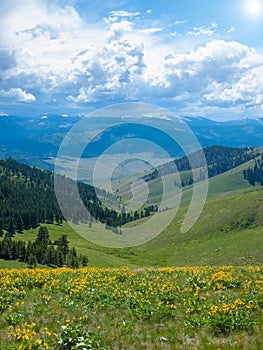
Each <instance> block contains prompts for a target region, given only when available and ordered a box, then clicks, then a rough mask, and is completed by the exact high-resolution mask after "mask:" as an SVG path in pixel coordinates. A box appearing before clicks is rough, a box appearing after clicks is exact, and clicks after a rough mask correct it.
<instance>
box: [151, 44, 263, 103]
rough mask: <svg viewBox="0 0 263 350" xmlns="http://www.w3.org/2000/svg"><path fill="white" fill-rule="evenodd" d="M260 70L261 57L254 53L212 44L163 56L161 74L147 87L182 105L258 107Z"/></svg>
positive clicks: (261, 82)
mask: <svg viewBox="0 0 263 350" xmlns="http://www.w3.org/2000/svg"><path fill="white" fill-rule="evenodd" d="M262 67H263V57H262V56H260V55H258V54H257V53H256V51H255V50H254V49H252V48H249V47H247V46H246V45H242V44H240V43H238V42H226V41H223V40H214V41H211V42H209V43H207V44H206V45H204V46H200V47H198V48H197V49H196V50H192V51H190V52H188V53H180V54H175V53H173V52H170V53H169V54H167V55H166V56H165V57H164V60H163V70H162V72H161V73H160V75H159V76H158V77H155V79H152V81H151V83H152V85H153V86H155V89H156V92H157V94H160V93H162V95H163V96H166V98H170V99H175V100H177V101H185V104H187V103H192V102H193V101H195V102H196V104H199V105H200V103H201V104H203V105H204V106H205V105H206V106H207V105H209V104H211V105H215V104H217V103H218V104H219V105H221V104H222V103H226V104H231V103H232V104H236V103H239V104H243V105H244V106H247V105H260V104H262V102H263V101H262V92H263V78H262V76H263V74H262V73H263V68H262ZM153 91H154V90H153Z"/></svg>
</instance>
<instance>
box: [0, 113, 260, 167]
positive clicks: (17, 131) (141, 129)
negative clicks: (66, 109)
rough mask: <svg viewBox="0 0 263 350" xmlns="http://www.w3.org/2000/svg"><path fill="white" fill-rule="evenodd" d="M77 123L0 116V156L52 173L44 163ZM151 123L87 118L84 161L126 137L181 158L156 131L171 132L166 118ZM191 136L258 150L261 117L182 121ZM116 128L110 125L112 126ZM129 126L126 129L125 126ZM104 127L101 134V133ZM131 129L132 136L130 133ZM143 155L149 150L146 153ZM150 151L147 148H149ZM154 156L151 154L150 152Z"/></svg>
mask: <svg viewBox="0 0 263 350" xmlns="http://www.w3.org/2000/svg"><path fill="white" fill-rule="evenodd" d="M80 120H81V117H80V116H61V115H51V114H47V115H41V116H36V117H30V116H28V117H26V116H1V117H0V130H1V139H0V158H7V157H9V155H12V157H13V158H14V159H17V160H18V161H22V162H25V163H27V164H30V165H35V166H40V167H42V168H45V169H50V170H53V169H54V167H53V163H54V162H53V163H52V162H50V159H52V158H55V157H56V155H57V152H58V150H59V147H60V145H61V143H62V141H63V139H64V138H65V135H66V134H67V133H68V132H69V131H70V130H71V128H72V127H73V126H74V125H76V124H77V123H78V122H79V121H80ZM151 120H154V125H155V129H150V128H149V127H148V122H149V117H143V118H141V119H140V124H136V125H135V126H134V125H131V123H132V122H133V123H136V119H134V121H133V120H132V121H131V120H128V121H127V120H126V121H124V120H123V118H120V117H116V118H114V119H113V118H111V120H110V122H109V119H108V118H107V117H90V118H89V119H88V127H89V134H88V135H87V138H86V139H85V140H82V141H83V142H84V143H87V142H90V143H89V145H88V147H87V148H86V149H85V150H84V153H83V156H82V157H84V158H92V157H97V156H99V155H100V154H101V153H102V152H103V151H104V150H105V149H107V148H108V147H109V146H111V145H112V144H114V143H116V142H117V141H120V140H123V139H127V138H138V139H139V138H144V139H145V138H146V139H147V140H149V141H154V140H156V138H158V140H159V141H158V142H159V145H160V147H161V148H162V149H163V148H165V150H166V151H168V153H169V154H170V156H171V157H173V158H179V157H181V156H183V155H184V154H183V153H182V150H181V149H180V147H178V146H177V145H175V144H174V141H173V140H170V139H169V138H168V137H165V136H164V135H161V133H160V132H159V130H158V128H160V129H161V130H163V129H167V128H172V127H173V126H174V121H173V120H172V119H170V118H167V119H166V118H163V117H162V118H156V117H154V118H151ZM182 121H183V122H185V123H186V124H187V125H188V126H189V128H190V129H191V130H192V132H193V134H194V135H195V136H196V137H197V139H198V141H199V143H200V144H201V146H202V147H206V146H212V145H221V146H228V147H260V146H262V139H263V118H258V119H242V120H233V121H222V122H219V121H213V120H210V119H206V118H202V117H188V116H185V117H182ZM113 122H114V123H115V124H116V125H117V127H114V128H113V127H112V123H113ZM131 127H132V128H131ZM105 129H106V131H104V130H105ZM131 130H132V132H131ZM100 131H103V133H102V134H101V135H99V137H98V136H97V137H95V138H94V139H92V138H93V134H94V135H97V134H98V132H100ZM148 151H150V150H149V149H148ZM151 151H152V150H151ZM112 152H115V153H119V154H121V153H123V152H124V149H123V148H122V146H121V144H118V145H117V147H115V148H114V151H112ZM125 152H129V153H133V154H136V153H139V152H140V145H139V143H138V146H136V145H135V146H134V143H133V145H132V146H131V147H129V146H128V147H126V146H125ZM153 152H155V155H154V156H156V157H157V156H158V157H159V156H160V155H159V154H158V155H157V153H158V152H157V151H154V150H153Z"/></svg>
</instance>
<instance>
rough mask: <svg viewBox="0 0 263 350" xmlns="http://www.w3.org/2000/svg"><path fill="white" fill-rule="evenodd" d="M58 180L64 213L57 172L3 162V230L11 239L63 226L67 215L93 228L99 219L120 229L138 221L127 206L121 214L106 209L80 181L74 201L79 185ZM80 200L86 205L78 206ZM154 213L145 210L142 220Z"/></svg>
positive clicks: (0, 174) (0, 227) (0, 224)
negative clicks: (57, 190)
mask: <svg viewBox="0 0 263 350" xmlns="http://www.w3.org/2000/svg"><path fill="white" fill-rule="evenodd" d="M57 178H58V181H62V183H63V187H62V188H65V191H61V193H59V196H60V197H61V198H62V202H63V203H64V204H65V207H64V208H62V209H63V210H62V211H61V208H60V207H59V205H58V202H57V198H56V194H55V189H54V173H52V172H51V171H47V170H42V169H38V168H35V167H31V166H29V165H26V164H21V163H19V162H17V161H15V160H14V159H12V158H11V157H9V158H8V159H6V160H0V231H1V230H5V231H6V232H7V233H8V234H9V235H11V236H12V235H14V234H15V232H18V233H21V232H23V231H24V230H28V229H30V228H36V227H38V226H39V225H40V224H41V223H42V224H53V223H56V224H58V225H60V224H62V222H63V221H64V220H65V218H64V215H65V216H66V218H67V219H68V220H71V221H73V222H74V223H84V224H87V225H89V226H90V227H91V226H92V224H93V223H94V221H96V220H98V221H100V222H102V223H104V224H105V226H107V227H121V226H122V225H124V224H125V223H127V222H129V221H133V220H137V218H138V213H137V212H136V213H126V212H125V205H124V210H123V211H120V212H118V211H116V210H112V209H109V208H107V207H106V206H104V205H103V204H102V202H101V201H100V199H99V198H98V196H97V194H96V190H95V188H94V187H93V186H91V185H88V184H85V183H82V182H78V183H77V187H78V191H79V195H80V198H74V196H72V193H73V188H74V187H75V186H76V183H75V182H74V181H73V180H71V179H69V178H66V177H64V176H58V177H57ZM98 191H99V193H100V196H104V197H105V198H107V200H110V199H111V198H110V195H109V194H108V193H107V192H106V191H103V190H98ZM80 200H81V201H82V202H83V204H84V206H83V205H79V204H80ZM68 203H70V205H68ZM62 206H63V204H62ZM86 209H88V210H86ZM151 211H156V208H152V207H151V206H149V207H146V208H143V209H142V211H141V212H140V215H139V216H140V218H141V217H145V216H148V215H150V213H151ZM62 212H63V213H64V215H63V214H62Z"/></svg>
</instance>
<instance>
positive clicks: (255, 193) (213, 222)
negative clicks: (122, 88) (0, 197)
mask: <svg viewBox="0 0 263 350" xmlns="http://www.w3.org/2000/svg"><path fill="white" fill-rule="evenodd" d="M254 164H255V161H254V160H250V161H249V162H246V163H244V164H242V165H240V166H238V167H236V168H233V169H231V170H229V171H227V172H225V173H223V174H220V175H218V176H215V177H213V178H212V179H210V180H209V192H208V197H207V201H206V204H205V207H204V209H203V211H202V213H201V215H200V217H199V219H198V221H197V222H196V223H195V225H194V226H193V227H192V228H191V229H190V230H189V231H188V232H187V233H184V234H182V233H181V231H180V229H181V224H182V222H183V220H184V217H185V214H186V211H187V208H188V205H189V202H190V200H191V194H192V186H186V187H184V188H183V191H182V200H181V207H180V209H179V210H178V212H177V215H176V216H175V219H174V220H173V222H172V223H171V224H170V225H169V226H168V227H167V228H166V229H165V230H164V232H162V233H161V234H160V235H159V236H158V237H156V238H155V239H153V240H152V241H149V242H148V243H145V244H143V245H141V246H138V247H132V248H123V249H117V248H115V249H113V248H105V247H103V246H99V245H96V244H94V243H91V242H89V241H87V240H85V239H84V238H83V237H81V236H80V235H79V234H77V233H76V232H74V230H73V229H72V228H71V227H70V226H69V225H68V224H67V223H63V225H54V224H53V225H52V224H48V225H47V226H48V229H49V233H50V238H51V239H52V240H55V239H57V238H58V237H59V236H60V235H61V234H66V235H67V237H68V239H69V241H70V245H71V246H74V247H76V248H77V251H78V252H80V253H81V254H85V255H87V256H88V257H89V265H90V266H98V267H106V266H111V267H117V266H133V267H140V266H166V265H180V266H183V265H223V264H227V265H244V264H246V265H247V264H262V263H263V248H262V247H263V214H262V213H263V188H262V187H261V186H255V187H253V186H251V184H250V183H249V182H248V181H247V180H245V179H244V177H243V170H245V169H248V168H253V166H254ZM173 176H174V174H169V175H166V176H164V179H165V181H167V182H168V183H170V184H172V183H173V181H172V177H173ZM159 181H160V179H155V180H151V181H149V182H148V184H149V186H150V187H151V189H150V198H149V201H152V202H156V201H158V200H159V196H160V182H159ZM171 190H172V188H171ZM166 213H167V212H166V211H164V212H160V213H158V214H157V215H160V216H165V215H166ZM146 220H147V218H143V219H140V220H137V221H133V222H130V223H127V224H126V225H137V224H141V223H142V222H144V221H146ZM96 225H97V224H96V223H95V224H94V225H93V226H92V229H93V232H94V234H96V232H97V231H98V230H99V226H96ZM36 231H37V229H30V230H25V231H24V233H23V234H16V236H15V239H20V240H21V239H22V240H26V241H28V240H32V241H33V240H34V239H35V237H36ZM1 266H3V267H4V266H5V267H6V266H7V264H6V262H5V263H3V264H2V263H0V267H1ZM10 266H11V265H10ZM12 266H13V265H12ZM21 266H22V265H21Z"/></svg>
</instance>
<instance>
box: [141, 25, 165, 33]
mask: <svg viewBox="0 0 263 350" xmlns="http://www.w3.org/2000/svg"><path fill="white" fill-rule="evenodd" d="M161 31H163V28H160V27H156V28H146V29H141V30H140V31H139V32H141V33H144V34H154V33H159V32H161Z"/></svg>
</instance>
